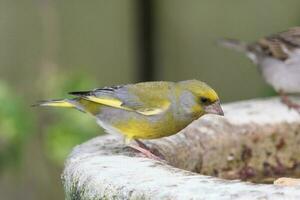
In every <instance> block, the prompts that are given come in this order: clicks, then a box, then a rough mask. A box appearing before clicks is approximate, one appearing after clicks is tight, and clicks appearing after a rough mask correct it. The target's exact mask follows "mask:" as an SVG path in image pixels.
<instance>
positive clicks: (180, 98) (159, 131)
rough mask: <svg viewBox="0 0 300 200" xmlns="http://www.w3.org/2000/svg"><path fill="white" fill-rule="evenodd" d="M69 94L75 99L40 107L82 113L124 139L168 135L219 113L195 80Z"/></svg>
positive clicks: (211, 94)
mask: <svg viewBox="0 0 300 200" xmlns="http://www.w3.org/2000/svg"><path fill="white" fill-rule="evenodd" d="M71 94H73V95H76V96H77V97H76V98H73V99H65V100H56V101H46V102H43V103H41V104H40V105H41V106H55V107H74V108H77V109H79V110H81V111H85V112H87V113H90V114H92V115H93V116H95V117H96V119H97V121H98V122H99V124H100V125H101V126H102V127H103V128H105V129H106V130H107V132H117V133H120V134H122V135H124V136H125V137H126V138H127V139H154V138H161V137H165V136H169V135H172V134H175V133H177V132H178V131H180V130H182V129H183V128H184V127H186V126H187V125H188V124H190V123H191V122H192V121H193V120H195V119H197V118H199V117H201V116H202V115H204V114H206V113H213V114H222V109H221V107H220V104H219V97H218V95H217V93H216V92H215V91H214V90H213V89H212V88H210V87H209V86H208V85H207V84H205V83H203V82H201V81H197V80H189V81H181V82H178V83H174V82H145V83H137V84H128V85H122V86H116V87H105V88H101V89H95V90H92V91H86V92H72V93H71Z"/></svg>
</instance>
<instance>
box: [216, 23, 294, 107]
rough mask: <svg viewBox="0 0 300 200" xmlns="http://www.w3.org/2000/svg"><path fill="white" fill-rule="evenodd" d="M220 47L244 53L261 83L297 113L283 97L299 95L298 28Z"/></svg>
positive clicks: (229, 40) (234, 41)
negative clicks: (253, 64)
mask: <svg viewBox="0 0 300 200" xmlns="http://www.w3.org/2000/svg"><path fill="white" fill-rule="evenodd" d="M221 44H222V45H223V46H225V47H228V48H232V49H235V50H237V51H240V52H242V53H245V54H246V56H247V57H249V58H250V59H251V60H252V61H253V62H254V63H255V64H256V65H258V69H259V71H260V72H261V74H262V76H263V78H264V80H265V81H266V82H267V83H268V84H269V85H271V86H272V87H273V88H274V89H275V90H276V91H277V92H278V93H279V94H280V96H281V99H282V101H283V102H284V103H285V104H287V105H288V106H289V107H291V108H295V109H297V110H298V111H300V106H299V105H298V104H296V103H293V102H292V101H291V100H289V98H288V96H287V94H300V27H293V28H290V29H289V30H287V31H284V32H281V33H277V34H273V35H271V36H267V37H263V38H261V39H259V40H258V41H256V42H253V43H245V42H241V41H238V40H235V39H226V40H222V41H221Z"/></svg>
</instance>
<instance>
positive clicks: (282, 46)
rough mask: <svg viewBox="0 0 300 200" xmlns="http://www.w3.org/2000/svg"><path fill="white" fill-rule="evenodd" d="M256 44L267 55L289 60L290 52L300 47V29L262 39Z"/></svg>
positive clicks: (295, 28)
mask: <svg viewBox="0 0 300 200" xmlns="http://www.w3.org/2000/svg"><path fill="white" fill-rule="evenodd" d="M255 44H256V45H258V46H260V47H261V50H262V52H263V53H264V54H265V55H269V56H272V57H274V58H277V59H279V60H286V59H288V58H289V52H291V51H293V50H294V49H296V48H299V47H300V27H294V28H290V29H289V30H288V31H284V32H281V33H278V34H274V35H271V36H267V37H264V38H261V39H260V40H259V41H258V42H256V43H255Z"/></svg>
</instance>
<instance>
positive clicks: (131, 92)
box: [70, 82, 171, 115]
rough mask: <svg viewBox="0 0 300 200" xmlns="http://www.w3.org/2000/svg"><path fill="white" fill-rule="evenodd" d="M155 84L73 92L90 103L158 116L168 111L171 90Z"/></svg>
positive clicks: (164, 85)
mask: <svg viewBox="0 0 300 200" xmlns="http://www.w3.org/2000/svg"><path fill="white" fill-rule="evenodd" d="M164 83H165V84H159V83H154V82H147V83H139V84H130V85H120V86H113V87H104V88H98V89H94V90H91V91H83V92H71V93H70V94H72V95H76V96H80V97H81V98H85V99H87V100H89V101H92V102H96V103H99V104H103V105H106V106H110V107H114V108H118V109H123V110H128V111H134V112H137V113H140V114H142V115H157V114H160V113H163V112H164V111H166V110H167V109H168V108H169V106H170V104H171V102H170V101H169V99H168V95H166V94H169V93H170V91H169V90H170V89H169V87H168V86H167V85H168V84H167V83H168V82H164Z"/></svg>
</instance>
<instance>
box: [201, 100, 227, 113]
mask: <svg viewBox="0 0 300 200" xmlns="http://www.w3.org/2000/svg"><path fill="white" fill-rule="evenodd" d="M204 111H205V113H207V114H215V115H222V116H224V112H223V110H222V107H221V104H220V101H216V102H215V103H213V104H210V105H208V106H205V107H204Z"/></svg>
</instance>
